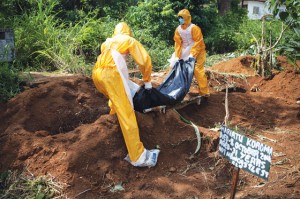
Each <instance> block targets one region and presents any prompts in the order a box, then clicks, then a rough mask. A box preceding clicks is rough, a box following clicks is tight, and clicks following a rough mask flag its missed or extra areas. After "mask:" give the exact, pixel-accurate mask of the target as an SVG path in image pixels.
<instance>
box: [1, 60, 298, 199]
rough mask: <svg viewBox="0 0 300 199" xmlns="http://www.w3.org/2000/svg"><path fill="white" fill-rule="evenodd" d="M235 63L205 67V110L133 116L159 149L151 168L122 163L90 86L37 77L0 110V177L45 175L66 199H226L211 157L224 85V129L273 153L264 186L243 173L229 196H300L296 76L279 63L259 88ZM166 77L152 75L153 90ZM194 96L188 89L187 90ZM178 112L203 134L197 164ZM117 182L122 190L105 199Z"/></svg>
mask: <svg viewBox="0 0 300 199" xmlns="http://www.w3.org/2000/svg"><path fill="white" fill-rule="evenodd" d="M248 58H249V57H248ZM248 58H247V59H248ZM243 59H244V58H239V59H233V60H230V61H227V62H222V63H220V64H218V65H216V66H213V67H211V68H209V71H207V72H208V73H207V74H208V76H209V86H210V91H211V96H210V97H209V100H208V102H206V103H202V104H201V105H197V104H191V105H188V106H186V107H184V108H181V109H179V110H177V111H175V110H173V109H168V110H167V111H166V113H165V114H163V113H159V112H151V113H148V114H141V113H136V115H137V121H138V124H139V128H140V137H141V140H142V141H143V143H144V145H145V147H146V148H148V149H152V148H156V147H159V148H160V149H161V153H160V155H159V158H158V164H157V166H156V167H154V168H150V169H149V168H135V167H133V166H131V165H129V163H127V162H126V161H124V160H123V159H124V157H125V156H126V154H127V151H126V147H125V143H124V140H123V137H122V133H121V129H120V127H119V124H118V120H117V117H116V116H115V115H109V114H108V112H109V108H108V106H107V99H106V98H105V97H104V96H103V95H102V94H100V93H99V92H98V91H97V90H96V89H95V87H94V85H93V83H92V81H91V79H90V78H87V77H83V76H64V77H43V78H44V79H42V81H41V77H39V78H38V77H36V78H34V79H33V81H32V82H31V84H30V88H28V89H26V90H25V91H24V92H22V93H20V94H19V95H17V96H16V97H15V98H13V99H11V100H10V101H9V102H7V103H6V104H2V105H1V106H0V121H1V123H0V159H1V161H0V172H4V171H6V170H8V169H11V170H15V169H23V168H24V167H26V168H27V169H28V170H29V171H30V172H31V173H33V174H34V175H36V176H40V175H46V174H51V175H52V176H55V177H56V178H57V179H58V180H59V181H61V182H64V183H66V185H67V186H66V194H67V196H68V198H182V199H189V198H190V199H191V198H229V196H230V190H231V180H232V166H231V165H230V164H229V163H228V161H227V160H225V159H223V158H222V157H221V156H220V155H219V152H218V142H219V140H218V137H219V132H218V131H215V130H214V129H215V127H216V126H218V125H219V124H220V123H223V121H224V117H225V107H224V99H225V92H224V89H225V84H228V85H229V86H230V88H229V91H230V92H229V94H228V96H229V97H228V100H229V114H230V117H229V121H230V124H231V125H232V126H238V128H239V129H240V131H243V133H245V134H246V135H247V136H248V137H250V138H252V139H255V140H257V141H260V142H262V143H265V144H267V145H269V146H271V147H273V157H272V165H271V169H270V177H269V180H268V181H264V180H262V179H260V178H258V177H256V176H253V175H251V174H250V173H248V172H246V171H242V170H241V172H240V175H239V181H238V186H237V193H236V198H300V153H299V152H300V149H299V144H300V104H299V103H297V100H299V98H300V90H299V85H300V74H299V72H297V71H296V70H295V68H293V67H291V66H289V65H288V64H287V63H286V62H285V61H284V60H285V59H284V58H282V57H281V58H280V59H281V66H282V68H283V69H284V70H282V71H280V72H276V73H274V76H273V78H272V79H271V80H264V79H262V78H261V77H259V76H253V75H254V74H255V71H253V70H252V69H251V68H249V65H250V62H243V61H239V60H243ZM249 59H251V58H249ZM222 68H224V71H222ZM224 72H225V73H228V72H233V73H235V75H224V74H223V73H224ZM237 74H239V75H237ZM164 76H165V74H163V73H160V74H157V73H156V75H154V76H153V82H154V84H159V83H160V82H161V81H162V79H163V77H164ZM136 82H138V80H136ZM196 90H197V84H195V82H194V83H193V86H192V87H191V89H190V91H191V92H196ZM178 113H179V114H180V115H182V116H183V117H184V118H186V119H188V120H190V121H192V122H193V123H195V124H196V125H197V126H198V128H199V130H200V132H201V136H202V145H201V149H200V152H198V153H197V154H196V155H195V156H191V155H192V154H193V152H194V151H195V149H196V146H197V139H196V135H195V131H194V129H193V127H192V126H190V125H189V124H187V123H185V122H183V121H182V120H181V119H180V116H179V114H178ZM120 183H122V187H123V188H124V190H122V191H115V192H113V189H112V188H114V187H115V186H116V185H118V184H120Z"/></svg>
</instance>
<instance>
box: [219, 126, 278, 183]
mask: <svg viewBox="0 0 300 199" xmlns="http://www.w3.org/2000/svg"><path fill="white" fill-rule="evenodd" d="M219 151H220V154H221V155H222V156H224V157H225V158H226V159H228V160H229V161H230V162H231V164H233V165H234V166H236V167H238V168H240V169H243V170H246V171H248V172H250V173H252V174H253V175H256V176H258V177H261V178H263V179H265V180H268V177H269V172H270V164H271V159H272V151H273V149H272V147H270V146H267V145H265V144H263V143H260V142H257V141H255V140H252V139H250V138H248V137H246V136H243V135H241V134H238V133H236V132H234V131H232V130H230V129H228V128H226V127H225V126H222V127H221V133H220V144H219Z"/></svg>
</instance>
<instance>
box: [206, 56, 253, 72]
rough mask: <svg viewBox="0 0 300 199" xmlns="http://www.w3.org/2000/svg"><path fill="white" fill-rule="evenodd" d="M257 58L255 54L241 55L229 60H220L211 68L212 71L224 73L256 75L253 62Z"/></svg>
mask: <svg viewBox="0 0 300 199" xmlns="http://www.w3.org/2000/svg"><path fill="white" fill-rule="evenodd" d="M254 60H255V57H253V56H241V57H237V58H234V59H231V60H229V61H224V62H220V63H218V64H216V65H214V66H212V67H211V68H210V70H212V71H216V72H223V73H234V74H243V75H246V76H255V75H256V71H255V70H254V69H253V68H251V67H250V66H251V64H252V62H253V61H254Z"/></svg>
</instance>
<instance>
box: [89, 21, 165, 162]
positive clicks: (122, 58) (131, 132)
mask: <svg viewBox="0 0 300 199" xmlns="http://www.w3.org/2000/svg"><path fill="white" fill-rule="evenodd" d="M128 54H130V55H131V56H132V58H133V60H134V61H135V62H136V63H137V65H138V66H139V70H140V71H141V73H142V75H143V81H144V84H145V89H152V84H151V81H150V80H151V72H152V63H151V58H150V56H149V55H148V53H147V51H146V50H145V48H144V47H143V46H142V45H141V43H140V42H138V41H137V40H136V39H134V38H133V37H131V30H130V28H129V26H128V25H127V24H126V23H124V22H121V23H119V24H118V25H117V26H116V27H115V30H114V34H113V36H112V38H108V39H107V40H106V41H105V42H104V43H103V44H102V45H101V54H100V55H99V56H98V58H97V62H96V64H95V66H94V68H93V72H92V78H93V82H94V84H95V86H96V88H97V89H98V90H99V91H100V92H101V93H103V94H104V95H105V96H106V97H107V98H109V106H110V108H111V112H110V113H111V114H114V113H116V114H117V117H118V120H119V123H120V126H121V130H122V133H123V137H124V140H125V144H126V147H127V150H128V155H127V156H126V157H125V160H127V161H128V162H130V163H131V164H132V165H133V166H137V167H144V166H148V167H153V166H155V165H156V163H157V158H158V155H159V152H160V151H159V150H158V149H153V150H147V149H145V148H144V145H143V143H142V142H141V141H140V136H139V129H138V125H137V120H136V116H135V112H134V109H133V102H132V101H133V96H134V94H135V92H136V91H137V90H138V88H139V86H138V85H137V84H135V83H134V82H132V81H130V80H129V76H128V68H127V65H126V56H127V55H128Z"/></svg>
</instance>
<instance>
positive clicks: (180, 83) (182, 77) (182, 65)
mask: <svg viewBox="0 0 300 199" xmlns="http://www.w3.org/2000/svg"><path fill="white" fill-rule="evenodd" d="M194 67H195V59H194V58H189V59H188V60H187V61H183V60H179V61H178V62H176V64H175V66H174V67H173V68H172V70H171V71H170V73H169V74H168V76H167V77H166V78H165V80H164V81H163V83H162V84H161V85H160V86H159V87H158V88H152V89H151V91H150V92H149V91H148V90H146V89H145V88H144V87H141V89H140V90H139V92H138V93H136V94H135V96H134V98H133V104H134V109H135V110H136V111H139V112H143V110H145V109H148V108H152V107H155V106H161V105H174V104H176V103H178V102H181V101H182V100H183V98H184V97H185V96H186V94H187V93H188V92H189V89H190V86H191V83H192V79H193V75H194Z"/></svg>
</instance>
